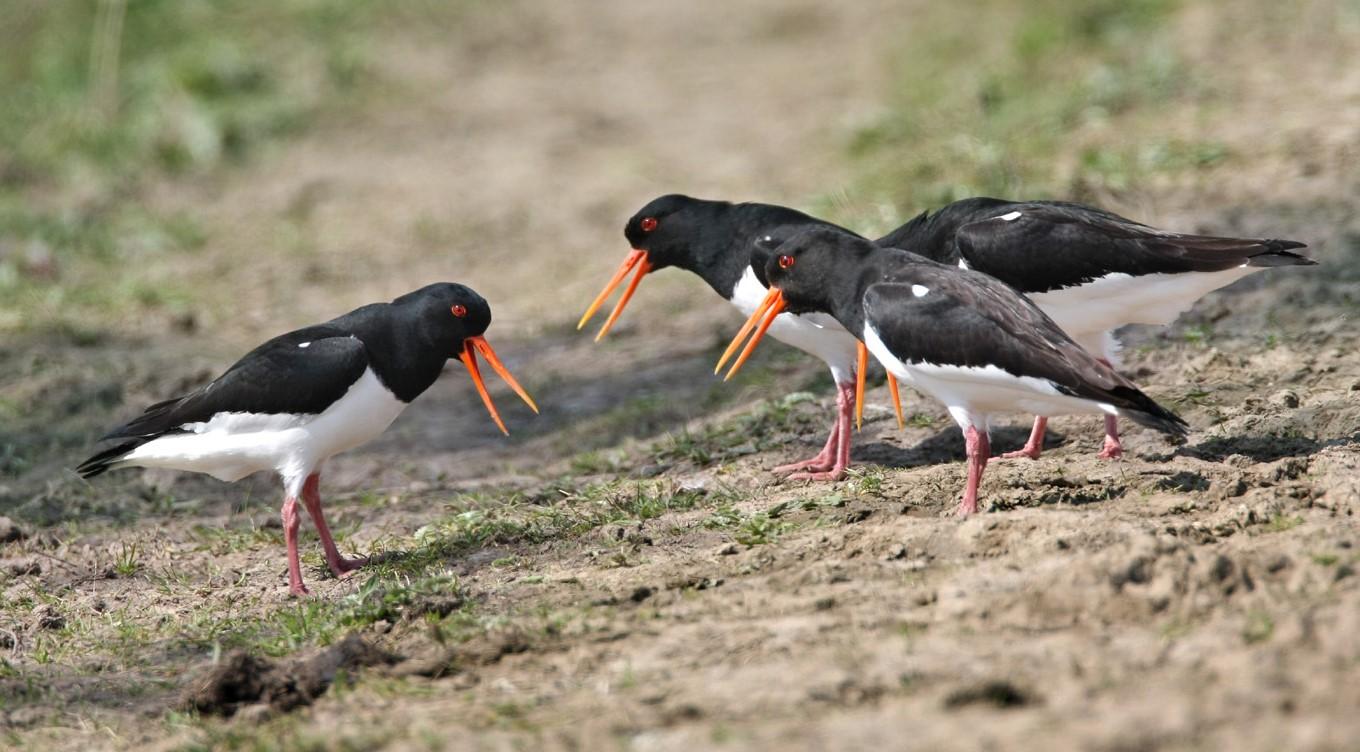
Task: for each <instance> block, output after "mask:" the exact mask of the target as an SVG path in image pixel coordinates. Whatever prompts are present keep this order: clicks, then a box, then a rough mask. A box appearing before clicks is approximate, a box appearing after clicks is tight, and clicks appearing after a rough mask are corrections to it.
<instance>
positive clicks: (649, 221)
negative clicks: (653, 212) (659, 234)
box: [638, 217, 656, 232]
mask: <svg viewBox="0 0 1360 752" xmlns="http://www.w3.org/2000/svg"><path fill="white" fill-rule="evenodd" d="M638 227H640V228H642V231H643V232H651V231H652V230H655V229H656V217H643V218H642V221H641V222H638Z"/></svg>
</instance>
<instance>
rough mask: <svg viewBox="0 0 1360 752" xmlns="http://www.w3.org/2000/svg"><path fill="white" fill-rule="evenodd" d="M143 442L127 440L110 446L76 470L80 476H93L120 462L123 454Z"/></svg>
mask: <svg viewBox="0 0 1360 752" xmlns="http://www.w3.org/2000/svg"><path fill="white" fill-rule="evenodd" d="M142 444H143V442H141V441H125V442H123V443H121V444H118V445H117V446H113V447H109V448H108V449H105V450H104V451H102V452H100V453H98V454H96V455H94V456H93V457H91V458H89V459H87V460H85V461H84V462H82V463H80V465H78V466H77V467H76V472H78V473H80V477H82V478H93V477H94V476H96V475H99V474H100V473H102V472H104V471H105V470H108V469H109V468H111V467H113V466H114V465H116V464H118V461H119V460H120V459H122V458H123V455H125V454H127V453H128V452H131V451H132V450H133V449H136V448H137V447H139V446H141V445H142Z"/></svg>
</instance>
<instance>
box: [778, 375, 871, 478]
mask: <svg viewBox="0 0 1360 752" xmlns="http://www.w3.org/2000/svg"><path fill="white" fill-rule="evenodd" d="M854 413H855V385H854V384H853V383H848V384H837V385H836V425H835V427H834V428H833V429H832V433H833V434H834V435H835V437H836V451H835V456H834V457H833V461H832V463H831V464H830V466H829V467H822V468H821V469H818V470H814V471H812V472H802V473H794V474H793V475H790V476H789V478H790V479H791V480H840V479H841V478H844V477H845V470H846V468H848V467H850V431H851V426H852V425H853V424H854V419H855V418H854ZM827 445H828V446H830V442H827ZM810 469H811V468H810Z"/></svg>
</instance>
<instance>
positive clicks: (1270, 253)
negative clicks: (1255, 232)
mask: <svg viewBox="0 0 1360 752" xmlns="http://www.w3.org/2000/svg"><path fill="white" fill-rule="evenodd" d="M1261 245H1263V246H1265V247H1266V251H1265V253H1260V254H1257V255H1255V256H1252V257H1251V258H1249V259H1247V265H1248V266H1265V267H1270V266H1314V265H1315V264H1317V262H1316V261H1314V260H1312V259H1310V258H1308V257H1307V256H1304V255H1302V254H1299V253H1291V252H1290V251H1292V250H1294V249H1295V248H1307V247H1308V246H1306V245H1304V244H1303V243H1300V242H1298V241H1296V240H1262V241H1261Z"/></svg>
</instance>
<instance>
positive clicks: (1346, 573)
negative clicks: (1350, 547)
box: [1332, 564, 1355, 582]
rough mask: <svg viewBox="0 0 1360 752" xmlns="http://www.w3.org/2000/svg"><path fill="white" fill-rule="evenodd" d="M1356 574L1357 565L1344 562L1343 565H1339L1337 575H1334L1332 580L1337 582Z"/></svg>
mask: <svg viewBox="0 0 1360 752" xmlns="http://www.w3.org/2000/svg"><path fill="white" fill-rule="evenodd" d="M1354 576H1355V567H1353V566H1351V565H1350V564H1342V565H1341V566H1339V567H1337V568H1336V576H1334V577H1333V578H1332V580H1333V581H1335V582H1340V581H1342V580H1344V579H1346V578H1347V577H1354Z"/></svg>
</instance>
